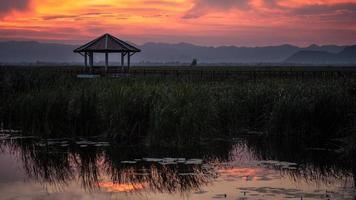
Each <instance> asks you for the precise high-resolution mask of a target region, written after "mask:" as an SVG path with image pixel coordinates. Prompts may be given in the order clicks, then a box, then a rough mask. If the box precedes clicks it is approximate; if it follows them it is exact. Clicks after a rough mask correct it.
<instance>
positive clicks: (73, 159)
mask: <svg viewBox="0 0 356 200" xmlns="http://www.w3.org/2000/svg"><path fill="white" fill-rule="evenodd" d="M1 154H3V155H10V157H11V158H12V159H14V158H17V159H18V161H17V163H18V164H21V165H22V167H21V169H23V171H24V174H25V175H26V176H27V180H31V181H35V182H37V183H40V184H41V185H43V186H44V187H45V188H51V190H55V191H66V190H68V188H70V187H71V186H72V185H80V187H81V188H83V189H84V190H85V191H86V192H96V191H100V192H106V193H123V192H124V193H132V194H138V193H155V194H172V195H173V194H183V193H184V194H191V195H200V196H201V199H205V198H225V197H226V196H227V195H234V196H239V197H241V198H250V199H254V198H256V199H258V198H261V197H263V199H269V198H270V199H273V198H277V197H278V198H287V197H291V198H300V197H304V198H311V199H313V198H314V199H318V198H317V197H321V196H322V195H324V196H325V197H326V196H332V195H333V196H334V197H335V198H336V197H338V198H340V199H342V198H341V197H346V196H347V197H350V198H352V197H353V195H354V189H353V188H352V187H350V186H352V185H353V184H354V183H355V178H354V177H355V176H354V172H355V165H354V161H353V160H352V159H346V158H342V157H339V155H338V154H337V153H336V152H335V151H331V150H330V149H328V148H326V149H320V148H318V149H317V148H307V147H303V146H302V145H300V144H298V143H297V142H296V141H295V140H293V141H290V142H289V143H288V141H284V142H280V141H278V140H268V139H266V138H249V139H238V140H236V141H234V142H226V141H225V142H224V141H222V142H216V143H213V144H209V145H202V146H201V147H194V148H182V149H174V148H173V149H169V148H168V149H167V148H145V147H142V146H130V147H117V146H115V145H110V144H109V143H108V142H103V141H95V140H94V139H93V140H88V139H82V140H79V141H73V140H69V139H68V140H63V139H62V140H41V139H38V138H21V137H13V136H10V135H2V136H1V137H0V155H1ZM0 161H1V159H0ZM2 162H4V161H2ZM0 170H1V168H0ZM1 179H2V177H1V173H0V183H1ZM278 181H279V182H278ZM207 186H209V187H207ZM207 188H213V189H211V190H212V191H213V192H212V191H207ZM320 188H322V189H320ZM325 188H327V190H326V191H328V190H330V191H333V194H327V192H325V191H324V189H325ZM215 191H216V193H215ZM218 191H221V192H222V193H221V194H219V193H217V192H218ZM345 191H347V192H345ZM346 193H347V195H346ZM204 195H205V196H204ZM208 195H210V196H208ZM345 195H346V196H345ZM193 199H194V198H193ZM197 199H199V198H197Z"/></svg>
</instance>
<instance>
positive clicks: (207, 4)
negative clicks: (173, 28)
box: [183, 0, 250, 19]
mask: <svg viewBox="0 0 356 200" xmlns="http://www.w3.org/2000/svg"><path fill="white" fill-rule="evenodd" d="M249 8H250V1H249V0H194V6H193V7H192V8H191V9H190V10H188V12H186V14H185V15H184V16H183V18H186V19H189V18H198V17H201V16H203V15H205V14H207V13H208V12H213V11H220V12H221V11H226V12H227V11H228V10H230V9H241V10H243V9H249Z"/></svg>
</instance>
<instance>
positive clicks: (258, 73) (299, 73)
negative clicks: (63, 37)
mask: <svg viewBox="0 0 356 200" xmlns="http://www.w3.org/2000/svg"><path fill="white" fill-rule="evenodd" d="M61 71H65V72H67V73H70V74H72V75H75V76H76V75H78V74H98V75H101V76H110V77H125V76H130V77H132V76H133V77H162V78H164V77H167V78H182V79H185V78H186V79H203V80H221V79H235V78H236V79H263V78H279V79H283V78H295V79H309V78H311V79H340V78H356V68H355V69H353V68H352V69H342V70H338V69H328V70H318V69H311V70H309V69H305V70H301V69H292V70H291V68H289V69H278V70H276V69H271V70H268V69H267V70H266V69H251V70H235V69H231V70H230V69H226V68H224V69H221V70H220V69H216V68H215V69H163V68H159V69H155V68H152V69H147V68H145V69H140V68H135V69H130V72H127V71H125V72H123V71H121V70H120V69H117V68H109V69H108V70H107V71H105V70H104V69H103V68H94V69H91V70H88V69H62V70H61Z"/></svg>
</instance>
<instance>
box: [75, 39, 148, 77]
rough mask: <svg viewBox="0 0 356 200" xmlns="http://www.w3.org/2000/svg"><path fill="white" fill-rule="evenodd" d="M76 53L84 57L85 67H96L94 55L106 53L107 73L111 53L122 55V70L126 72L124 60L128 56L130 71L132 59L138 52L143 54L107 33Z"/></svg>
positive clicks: (78, 49)
mask: <svg viewBox="0 0 356 200" xmlns="http://www.w3.org/2000/svg"><path fill="white" fill-rule="evenodd" d="M74 52H75V53H79V54H80V55H82V56H84V63H85V67H88V59H89V66H90V67H93V66H94V53H105V71H107V69H108V67H109V53H119V54H121V68H122V70H124V62H125V61H124V60H125V56H126V55H127V67H128V70H129V69H130V57H131V56H133V55H134V54H135V53H137V52H141V50H140V49H138V48H136V47H134V46H132V45H130V44H128V43H126V42H124V41H122V40H120V39H118V38H116V37H114V36H112V35H110V34H108V33H106V34H104V35H102V36H100V37H98V38H96V39H95V40H93V41H91V42H88V43H87V44H85V45H83V46H81V47H78V48H77V49H75V50H74Z"/></svg>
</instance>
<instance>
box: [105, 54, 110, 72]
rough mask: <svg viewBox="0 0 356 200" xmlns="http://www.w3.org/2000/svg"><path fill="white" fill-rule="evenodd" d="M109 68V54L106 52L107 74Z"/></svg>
mask: <svg viewBox="0 0 356 200" xmlns="http://www.w3.org/2000/svg"><path fill="white" fill-rule="evenodd" d="M108 66H109V53H108V52H105V72H106V73H107V72H108Z"/></svg>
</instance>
